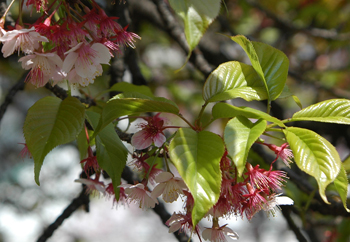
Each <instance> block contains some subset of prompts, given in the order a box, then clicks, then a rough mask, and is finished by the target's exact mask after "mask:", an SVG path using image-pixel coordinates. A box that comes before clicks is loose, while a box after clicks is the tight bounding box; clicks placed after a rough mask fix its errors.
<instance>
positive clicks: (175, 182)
mask: <svg viewBox="0 0 350 242" xmlns="http://www.w3.org/2000/svg"><path fill="white" fill-rule="evenodd" d="M155 180H156V182H158V183H159V184H158V185H157V186H156V187H155V188H154V189H153V191H152V194H151V195H152V197H153V198H155V199H157V197H159V196H160V195H162V197H163V199H164V201H165V202H168V203H172V202H174V201H176V200H177V199H178V197H179V195H180V194H184V193H183V191H182V190H183V189H187V187H186V184H185V183H184V181H183V180H182V179H181V178H178V177H174V175H173V174H172V173H170V172H162V173H160V174H158V175H157V176H156V178H155Z"/></svg>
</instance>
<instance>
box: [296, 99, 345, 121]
mask: <svg viewBox="0 0 350 242" xmlns="http://www.w3.org/2000/svg"><path fill="white" fill-rule="evenodd" d="M290 121H318V122H326V123H337V124H350V100H346V99H331V100H326V101H323V102H320V103H316V104H313V105H311V106H309V107H307V108H304V109H302V110H300V111H299V112H296V113H295V114H294V115H293V117H292V119H291V120H290Z"/></svg>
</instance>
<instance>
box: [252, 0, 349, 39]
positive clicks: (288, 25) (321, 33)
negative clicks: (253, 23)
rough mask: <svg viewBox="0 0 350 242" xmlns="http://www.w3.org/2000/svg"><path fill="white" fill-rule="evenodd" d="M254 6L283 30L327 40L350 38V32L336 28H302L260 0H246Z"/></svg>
mask: <svg viewBox="0 0 350 242" xmlns="http://www.w3.org/2000/svg"><path fill="white" fill-rule="evenodd" d="M246 2H247V3H249V4H250V5H251V6H253V7H254V8H257V9H259V10H260V11H261V12H264V13H265V14H266V16H268V17H269V18H271V19H273V20H274V21H275V22H276V23H277V27H278V26H279V28H281V29H282V30H283V31H286V30H290V31H293V32H303V33H305V34H308V35H310V36H313V37H319V38H323V39H327V40H339V41H348V40H350V33H338V32H337V31H336V30H334V29H331V30H328V29H320V28H313V27H308V28H301V27H298V26H296V25H294V24H293V23H292V22H290V21H288V20H286V19H282V18H280V17H279V16H277V15H276V14H274V13H273V12H271V11H270V10H268V9H266V8H264V7H263V6H262V5H261V4H260V3H259V2H258V1H255V0H246Z"/></svg>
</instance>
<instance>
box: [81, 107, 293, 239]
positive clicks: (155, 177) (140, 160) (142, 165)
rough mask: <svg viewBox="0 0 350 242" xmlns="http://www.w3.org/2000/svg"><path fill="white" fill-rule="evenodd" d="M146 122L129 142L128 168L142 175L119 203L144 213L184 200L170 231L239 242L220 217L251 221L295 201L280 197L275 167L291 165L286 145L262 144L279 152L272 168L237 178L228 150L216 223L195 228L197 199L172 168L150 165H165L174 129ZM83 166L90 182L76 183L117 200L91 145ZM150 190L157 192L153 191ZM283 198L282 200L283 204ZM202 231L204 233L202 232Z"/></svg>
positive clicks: (123, 188) (281, 178)
mask: <svg viewBox="0 0 350 242" xmlns="http://www.w3.org/2000/svg"><path fill="white" fill-rule="evenodd" d="M143 120H144V121H145V122H143V123H141V124H139V125H138V127H139V128H140V129H141V130H140V131H138V132H136V133H135V134H134V135H133V137H132V139H131V144H132V145H133V146H134V147H135V148H136V151H135V152H134V153H133V155H132V158H133V161H132V162H131V164H130V165H132V166H133V167H135V168H136V170H138V171H139V172H140V174H141V181H140V182H136V183H135V184H121V185H120V186H119V188H120V194H119V197H120V200H119V201H118V203H119V204H120V203H124V204H125V203H136V204H138V206H139V207H140V208H141V209H147V208H154V207H155V206H156V204H158V200H157V198H158V197H162V199H163V200H164V202H167V203H172V202H174V201H176V200H177V199H178V198H179V197H181V198H182V201H184V212H177V213H174V214H173V215H172V216H171V217H170V219H169V220H168V221H167V222H166V224H167V225H168V226H169V232H170V233H173V232H175V231H180V232H185V233H192V232H193V231H195V232H196V233H197V234H198V235H200V234H201V236H202V238H204V239H205V240H209V241H215V242H224V241H230V240H236V239H238V234H237V233H236V232H234V231H233V230H232V229H230V228H228V227H227V225H222V226H220V225H219V218H230V217H232V216H238V217H242V218H243V217H246V218H247V219H248V220H250V219H252V218H253V216H254V215H255V214H256V213H257V212H259V211H261V210H263V211H266V212H267V213H268V214H271V215H273V216H274V215H275V210H276V209H277V208H279V207H278V205H281V204H287V205H288V204H293V201H292V200H291V199H289V198H286V197H280V193H279V192H280V191H281V190H282V186H283V183H284V182H285V180H286V179H287V176H286V173H285V172H283V171H278V170H273V169H272V164H273V163H274V162H275V161H276V160H277V158H278V157H280V158H282V160H283V161H284V162H285V163H286V164H287V165H289V163H290V162H291V159H292V158H293V154H292V152H291V150H290V149H288V144H283V145H282V146H281V147H278V146H276V145H270V144H265V143H261V142H258V143H261V144H264V145H266V146H267V147H269V148H270V149H271V150H272V151H274V152H275V154H276V159H275V160H274V161H273V162H272V164H271V166H270V168H269V169H268V170H265V169H263V168H260V167H259V165H256V166H254V167H253V166H252V165H251V164H250V163H246V172H245V173H244V174H243V178H238V175H237V169H236V167H235V165H234V163H233V162H232V160H231V159H230V158H229V156H228V152H227V151H226V152H225V153H224V155H223V157H222V158H221V161H220V170H221V174H222V180H221V192H220V197H219V199H218V201H217V203H216V204H215V205H214V206H213V207H212V208H211V209H210V210H209V212H208V213H207V215H206V217H207V218H209V219H211V220H212V222H213V225H212V227H211V228H204V229H201V228H200V227H199V226H198V225H196V227H195V228H193V224H192V219H191V213H192V209H193V206H194V199H193V197H192V194H191V192H190V191H189V189H188V188H187V186H186V184H185V182H184V181H183V180H182V178H180V177H175V176H174V174H173V173H172V172H171V171H170V169H169V166H168V165H167V166H166V168H167V171H163V170H160V169H158V168H156V165H150V164H149V162H148V161H149V160H150V159H152V158H154V157H155V156H157V155H158V156H159V155H162V156H163V157H164V158H165V160H166V162H167V158H166V157H167V148H166V147H167V143H166V137H165V135H164V130H165V129H166V128H169V127H171V128H174V126H165V121H166V120H165V119H164V118H162V117H160V113H158V114H156V115H155V116H153V117H144V118H143ZM155 151H159V152H155ZM160 151H161V152H160ZM161 153H162V154H161ZM81 163H82V164H84V170H85V172H86V174H87V176H88V179H78V180H76V181H77V182H81V183H84V184H85V185H87V187H88V191H89V192H95V193H96V192H97V193H99V194H102V195H104V196H107V197H114V189H113V185H112V184H111V183H110V184H108V185H105V184H104V183H103V182H102V181H100V180H99V178H100V174H101V168H100V167H99V166H98V163H97V160H96V157H95V156H94V155H93V152H92V150H91V148H90V147H89V149H88V158H86V159H84V160H82V161H81ZM89 174H95V178H94V179H92V178H90V177H89ZM149 187H154V188H153V190H152V191H151V190H150V189H149ZM283 199H284V201H282V200H283ZM114 201H115V200H114ZM115 202H116V201H115ZM201 230H202V232H200V231H201Z"/></svg>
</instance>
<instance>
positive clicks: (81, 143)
mask: <svg viewBox="0 0 350 242" xmlns="http://www.w3.org/2000/svg"><path fill="white" fill-rule="evenodd" d="M77 146H78V150H79V154H80V160H84V159H85V158H86V156H87V150H88V147H89V144H88V142H87V138H86V134H85V129H81V131H80V132H79V134H78V136H77Z"/></svg>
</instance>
